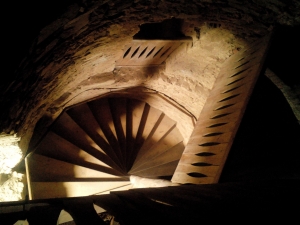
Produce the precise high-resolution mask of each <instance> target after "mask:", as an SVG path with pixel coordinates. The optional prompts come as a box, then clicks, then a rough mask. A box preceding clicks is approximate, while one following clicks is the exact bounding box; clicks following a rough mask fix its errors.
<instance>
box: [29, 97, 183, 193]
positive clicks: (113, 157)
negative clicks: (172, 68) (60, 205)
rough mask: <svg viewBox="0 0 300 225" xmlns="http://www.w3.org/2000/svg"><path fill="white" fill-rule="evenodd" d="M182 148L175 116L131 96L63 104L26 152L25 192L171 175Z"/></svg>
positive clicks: (101, 189) (90, 189) (122, 185)
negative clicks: (61, 111)
mask: <svg viewBox="0 0 300 225" xmlns="http://www.w3.org/2000/svg"><path fill="white" fill-rule="evenodd" d="M183 149H184V144H183V138H182V135H181V134H180V132H179V130H178V128H177V127H176V122H175V121H173V120H172V119H170V118H169V117H168V116H166V115H165V114H164V113H163V112H161V111H160V110H158V109H155V108H154V107H151V106H150V105H149V104H147V103H145V102H142V101H140V100H136V99H130V98H122V97H109V98H100V99H96V100H93V101H90V102H87V103H83V104H80V105H77V106H75V107H72V108H70V109H68V110H66V111H65V112H64V113H62V114H61V115H60V117H59V118H58V119H57V120H56V121H55V123H54V124H53V125H52V126H51V128H50V130H49V131H48V132H47V134H46V136H45V137H44V138H43V139H42V141H41V142H40V144H39V145H38V147H37V149H36V150H35V152H34V153H32V154H30V155H29V156H28V157H27V159H26V160H27V162H26V163H27V172H28V174H29V180H30V182H29V184H30V188H29V189H30V190H31V191H30V193H29V195H30V198H31V199H38V198H49V197H66V196H67V197H70V196H72V197H74V196H81V195H90V194H104V193H108V192H109V191H112V190H126V189H129V188H131V183H130V181H129V176H130V175H136V176H142V177H149V178H164V179H171V176H172V175H173V173H174V171H175V169H176V166H177V164H178V161H179V159H180V157H181V155H182V152H183Z"/></svg>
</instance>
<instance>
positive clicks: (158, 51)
mask: <svg viewBox="0 0 300 225" xmlns="http://www.w3.org/2000/svg"><path fill="white" fill-rule="evenodd" d="M163 48H164V46H162V47H161V48H160V49H159V50H158V51H157V52H156V53H155V54H154V56H153V58H154V57H155V56H157V54H158V53H160V51H161V50H162V49H163Z"/></svg>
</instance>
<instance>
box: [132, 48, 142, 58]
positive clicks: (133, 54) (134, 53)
mask: <svg viewBox="0 0 300 225" xmlns="http://www.w3.org/2000/svg"><path fill="white" fill-rule="evenodd" d="M139 49H140V47H138V48H137V49H136V50H135V51H134V52H133V53H132V55H131V58H133V57H134V56H135V55H136V53H137V52H138V51H139Z"/></svg>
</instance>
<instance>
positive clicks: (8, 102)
mask: <svg viewBox="0 0 300 225" xmlns="http://www.w3.org/2000/svg"><path fill="white" fill-rule="evenodd" d="M58 2H59V1H51V2H50V1H49V2H47V3H46V2H45V4H44V5H43V6H41V5H40V6H39V7H40V10H33V6H35V5H34V4H32V3H28V5H22V4H23V3H20V4H19V6H22V7H17V5H18V4H16V5H14V7H13V9H17V13H16V14H15V17H17V18H18V19H19V20H18V22H17V23H16V24H14V23H13V22H12V21H11V22H10V23H8V28H7V29H8V33H9V35H8V36H7V39H8V40H7V43H9V44H8V46H9V47H8V50H7V55H8V56H9V57H8V60H7V64H6V63H5V64H6V73H7V74H8V75H6V76H5V79H4V82H2V83H1V84H0V87H1V92H0V93H1V96H0V101H1V104H2V106H1V108H2V111H1V113H0V120H1V123H0V129H1V131H3V132H5V133H10V134H14V133H17V134H18V135H19V136H21V137H23V138H22V140H21V146H23V149H26V147H27V146H28V142H29V140H30V137H31V135H32V133H33V129H34V126H35V124H36V123H37V121H39V119H40V118H42V117H43V118H44V119H43V120H42V126H43V127H47V126H48V125H49V124H50V123H51V122H52V121H53V120H54V119H55V118H56V117H57V116H58V115H59V114H60V113H61V112H62V110H63V109H64V108H65V107H68V106H70V105H72V104H76V103H78V102H80V101H83V100H86V99H88V98H92V97H95V96H98V95H101V94H106V93H108V92H111V91H121V90H124V89H126V90H127V89H130V88H133V87H143V88H145V91H150V92H152V91H154V92H157V93H160V94H162V95H164V96H167V97H168V98H171V99H172V101H174V102H176V104H178V105H180V106H182V107H183V108H185V109H187V111H189V112H190V113H191V115H193V116H194V117H196V118H197V117H198V115H199V113H200V111H201V109H202V106H203V104H204V102H205V99H206V97H207V94H208V93H209V90H210V89H211V88H212V85H213V83H214V81H215V78H216V76H217V74H218V71H219V69H220V67H221V65H222V63H223V62H224V61H225V60H226V59H227V58H228V57H230V56H231V55H233V54H235V53H236V52H238V51H239V50H240V49H242V48H245V47H246V46H247V44H248V43H251V42H253V41H254V40H256V39H258V38H260V37H263V36H265V35H267V34H268V33H270V32H272V31H274V28H276V27H287V28H285V29H289V28H295V27H299V24H300V2H299V1H296V0H291V1H289V2H288V3H284V2H285V1H279V0H277V1H276V0H269V1H246V2H244V3H241V2H240V1H233V0H228V1H223V0H221V1H207V0H206V1H204V0H202V1H200V0H199V1H188V3H187V2H185V1H181V0H173V1H171V0H169V1H155V0H153V1H138V0H135V1H132V0H130V1H129V0H128V1H124V0H122V1H121V0H120V1H109V0H106V1H84V0H82V1H69V2H68V4H67V3H66V4H65V5H62V4H61V3H58ZM68 5H69V6H68ZM9 7H12V5H10V6H9ZM47 7H48V8H47ZM49 9H51V10H49ZM49 11H51V13H49ZM43 12H45V15H43ZM63 12H64V13H63ZM18 13H19V14H18ZM28 14H31V16H28ZM51 14H52V15H51ZM29 17H31V18H34V19H33V20H32V19H29ZM171 18H176V19H180V20H182V21H183V23H182V25H181V27H180V30H181V32H182V33H183V34H184V35H185V36H188V37H191V38H192V40H193V45H192V46H189V47H187V48H179V49H177V50H176V51H175V52H174V54H172V55H171V56H170V57H169V58H168V59H167V61H166V62H165V63H164V64H163V65H161V66H160V67H157V68H155V69H154V70H153V68H152V69H146V70H145V69H143V68H140V69H138V70H137V69H136V68H132V67H129V68H125V69H119V68H116V67H115V62H116V61H117V60H118V59H119V58H120V57H122V55H123V54H124V50H125V46H126V45H128V44H129V43H130V42H131V41H132V38H133V36H135V35H136V34H137V33H138V32H139V30H140V25H142V24H147V23H160V22H162V21H165V20H168V19H171ZM43 21H44V22H43ZM51 21H53V22H51ZM12 27H13V28H12ZM43 27H44V28H43ZM38 30H40V32H39V33H37V31H38ZM275 30H276V29H275ZM151 32H152V31H151ZM23 37H24V38H23ZM27 37H28V38H27ZM29 37H30V38H32V37H36V38H35V39H34V41H33V43H32V44H31V47H30V48H29V51H28V52H27V53H26V57H25V59H24V60H23V61H22V62H21V64H19V62H20V58H21V57H23V56H24V55H25V54H24V52H25V51H22V50H21V49H22V47H21V46H28V43H29V41H28V39H29ZM293 38H295V37H290V39H291V40H292V39H293ZM288 40H289V39H288ZM295 40H297V39H295ZM279 41H280V40H279ZM19 49H20V50H19ZM5 51H6V50H5ZM271 51H272V49H271ZM14 59H15V60H14ZM4 62H5V61H4ZM17 65H19V66H17ZM12 68H13V69H12ZM15 68H17V69H15ZM171 116H172V115H171ZM191 129H192V128H190V130H189V129H187V131H186V132H187V134H186V135H187V136H188V134H189V132H191Z"/></svg>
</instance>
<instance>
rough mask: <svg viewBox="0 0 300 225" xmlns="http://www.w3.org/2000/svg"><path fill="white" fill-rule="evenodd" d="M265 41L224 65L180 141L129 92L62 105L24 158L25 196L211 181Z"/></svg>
mask: <svg viewBox="0 0 300 225" xmlns="http://www.w3.org/2000/svg"><path fill="white" fill-rule="evenodd" d="M269 40H270V36H267V37H265V38H263V39H261V40H258V41H257V42H255V43H253V44H252V45H251V46H249V47H248V48H247V49H245V50H243V51H240V52H239V53H237V54H235V55H233V56H232V57H230V58H229V59H228V60H227V61H226V62H225V63H224V65H223V68H222V69H221V71H220V73H219V76H218V77H217V79H216V81H215V84H214V87H213V88H212V90H211V92H210V95H209V96H208V98H207V100H206V103H205V105H204V107H203V109H202V111H201V113H200V116H199V117H198V120H197V123H196V124H195V127H194V130H193V132H192V134H191V136H190V138H189V140H188V142H187V143H186V144H184V143H185V142H184V138H183V136H182V133H181V132H180V130H179V129H178V127H177V126H176V125H177V123H176V121H174V120H173V119H172V118H169V117H168V116H167V115H166V114H165V113H164V112H162V111H161V110H159V109H157V108H155V107H153V106H152V105H151V104H149V103H147V102H146V101H143V100H141V99H138V97H137V96H136V94H137V93H135V94H131V95H122V93H121V94H118V95H106V96H99V97H98V98H96V99H92V100H88V101H87V102H84V103H80V104H78V105H75V106H72V107H70V108H67V109H66V110H65V111H64V112H63V113H62V114H61V115H60V116H59V117H58V119H57V120H56V121H55V122H54V123H53V124H52V125H51V126H50V128H49V130H48V131H47V132H45V136H44V137H43V138H41V140H40V141H39V144H38V145H37V147H36V148H35V149H34V151H32V152H31V153H30V154H29V155H28V156H27V157H26V171H27V180H28V190H29V199H48V198H62V197H77V196H88V195H101V194H108V193H110V192H111V191H124V190H129V189H132V188H133V186H132V184H131V182H130V175H135V176H139V177H144V178H160V179H165V180H169V181H171V182H173V183H176V184H187V183H188V184H210V183H217V182H218V180H219V177H220V175H221V172H222V169H223V167H224V164H225V162H226V159H227V156H228V153H229V151H230V148H231V145H232V143H233V140H234V137H235V134H236V132H237V130H238V127H239V124H240V122H241V120H242V117H243V114H244V111H245V109H246V106H247V103H248V100H249V98H250V95H251V93H252V90H253V88H254V86H255V83H256V80H257V78H258V76H259V74H260V72H261V70H262V67H263V64H264V60H265V56H266V52H267V49H268V46H269V45H268V43H269ZM185 145H186V146H185Z"/></svg>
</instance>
